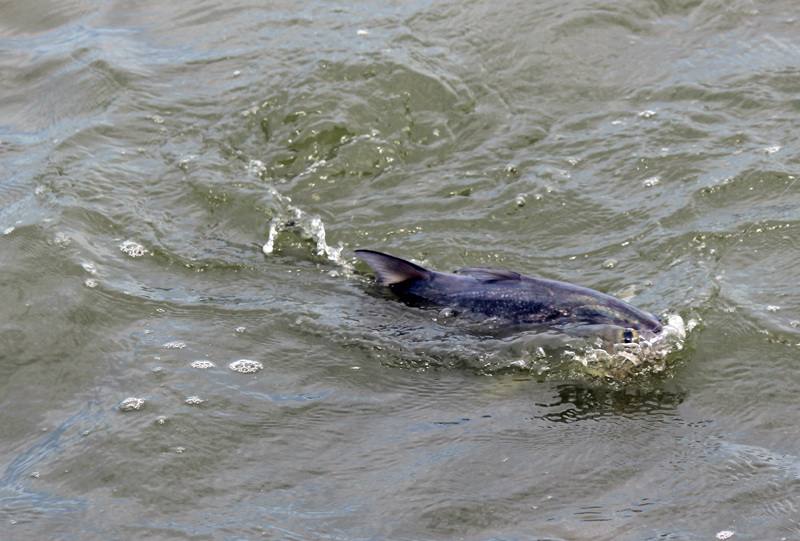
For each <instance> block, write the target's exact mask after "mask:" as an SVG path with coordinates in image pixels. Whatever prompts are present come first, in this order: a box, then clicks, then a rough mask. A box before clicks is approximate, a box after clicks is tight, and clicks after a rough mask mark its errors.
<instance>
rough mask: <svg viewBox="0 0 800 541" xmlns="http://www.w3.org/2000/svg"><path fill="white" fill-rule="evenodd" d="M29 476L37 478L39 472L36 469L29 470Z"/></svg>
mask: <svg viewBox="0 0 800 541" xmlns="http://www.w3.org/2000/svg"><path fill="white" fill-rule="evenodd" d="M30 476H31V477H33V478H34V479H38V478H39V472H38V471H34V472H31V475H30Z"/></svg>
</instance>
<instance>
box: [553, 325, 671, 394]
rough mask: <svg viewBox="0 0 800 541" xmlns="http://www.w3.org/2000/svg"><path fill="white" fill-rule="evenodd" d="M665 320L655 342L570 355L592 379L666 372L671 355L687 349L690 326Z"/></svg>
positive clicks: (621, 378) (641, 341) (591, 349)
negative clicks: (687, 332) (686, 341)
mask: <svg viewBox="0 0 800 541" xmlns="http://www.w3.org/2000/svg"><path fill="white" fill-rule="evenodd" d="M664 319H665V320H666V323H665V324H664V328H663V329H662V331H661V332H660V333H659V334H658V335H656V336H655V337H654V338H653V339H652V340H649V341H648V340H640V341H639V342H637V343H630V344H614V346H613V349H612V351H610V352H609V351H607V350H605V349H601V348H595V347H591V346H590V347H587V348H586V349H584V350H583V351H581V352H568V353H567V356H569V357H572V359H573V360H574V361H577V362H578V363H580V364H581V365H582V366H583V367H584V369H585V371H586V373H587V374H589V375H590V376H597V377H603V378H610V379H614V380H618V381H624V380H626V379H628V378H630V377H632V376H636V375H639V374H645V373H651V374H652V373H658V372H663V371H664V370H665V369H666V368H667V357H668V355H669V354H671V353H673V352H675V351H680V350H681V349H683V344H684V342H685V340H686V325H685V323H684V321H683V318H682V317H681V316H679V315H678V314H668V315H666V316H665V317H664Z"/></svg>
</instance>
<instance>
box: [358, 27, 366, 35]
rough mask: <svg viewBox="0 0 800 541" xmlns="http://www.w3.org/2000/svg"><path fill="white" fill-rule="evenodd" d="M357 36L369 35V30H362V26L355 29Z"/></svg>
mask: <svg viewBox="0 0 800 541" xmlns="http://www.w3.org/2000/svg"><path fill="white" fill-rule="evenodd" d="M356 35H357V36H369V30H364V29H363V28H360V29H358V31H356Z"/></svg>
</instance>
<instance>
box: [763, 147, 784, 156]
mask: <svg viewBox="0 0 800 541" xmlns="http://www.w3.org/2000/svg"><path fill="white" fill-rule="evenodd" d="M780 149H781V147H779V146H773V147H767V148H765V149H764V152H766V153H767V154H775V153H776V152H779V151H780Z"/></svg>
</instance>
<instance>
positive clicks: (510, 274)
mask: <svg viewBox="0 0 800 541" xmlns="http://www.w3.org/2000/svg"><path fill="white" fill-rule="evenodd" d="M456 274H464V275H466V276H472V277H473V278H477V279H478V280H480V281H481V282H500V281H503V280H519V278H520V274H519V273H516V272H514V271H508V270H502V269H493V268H491V267H469V268H467V269H461V270H457V271H456Z"/></svg>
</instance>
